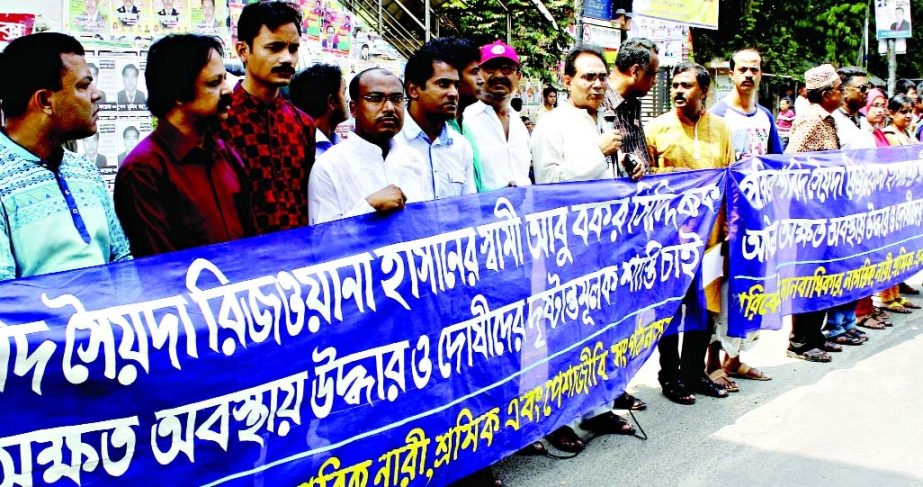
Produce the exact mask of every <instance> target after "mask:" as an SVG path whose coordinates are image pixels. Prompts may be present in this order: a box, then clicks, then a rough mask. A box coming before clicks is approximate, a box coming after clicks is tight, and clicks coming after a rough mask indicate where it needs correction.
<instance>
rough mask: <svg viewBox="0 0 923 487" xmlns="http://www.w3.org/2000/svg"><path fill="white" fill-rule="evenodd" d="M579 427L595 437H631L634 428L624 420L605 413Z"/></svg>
mask: <svg viewBox="0 0 923 487" xmlns="http://www.w3.org/2000/svg"><path fill="white" fill-rule="evenodd" d="M580 427H581V428H583V429H585V430H587V431H589V432H590V433H593V434H596V435H633V434H635V427H634V426H632V425H630V424H628V421H625V418H623V417H621V416H619V415H618V414H615V413H613V412H612V411H606V412H604V413H602V414H600V415H599V416H594V417H592V418H590V419H588V420H586V421H584V422H582V423H580Z"/></svg>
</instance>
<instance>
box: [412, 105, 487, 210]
mask: <svg viewBox="0 0 923 487" xmlns="http://www.w3.org/2000/svg"><path fill="white" fill-rule="evenodd" d="M400 137H402V138H403V139H404V142H406V143H407V145H409V146H410V147H411V148H412V149H414V150H415V151H417V153H418V154H420V156H421V157H422V158H423V160H424V161H425V162H426V164H427V169H428V171H429V175H428V177H426V178H425V180H426V181H425V183H424V187H425V188H426V190H427V195H426V199H428V200H433V199H442V198H451V197H453V196H460V195H463V194H473V193H477V186H475V184H474V162H473V160H474V156H473V154H472V151H471V146H470V145H469V144H468V141H467V140H465V137H464V136H463V135H462V134H460V133H458V132H456V131H454V130H451V129H449V125H448V124H446V123H444V124H442V132H440V133H439V137H437V138H436V140H434V141H432V142H430V140H429V137H428V136H427V135H426V132H424V131H423V129H421V128H420V126H419V125H417V122H416V121H415V120H414V119H413V117H411V116H410V114H407V116H405V117H404V128H403V129H401V135H400Z"/></svg>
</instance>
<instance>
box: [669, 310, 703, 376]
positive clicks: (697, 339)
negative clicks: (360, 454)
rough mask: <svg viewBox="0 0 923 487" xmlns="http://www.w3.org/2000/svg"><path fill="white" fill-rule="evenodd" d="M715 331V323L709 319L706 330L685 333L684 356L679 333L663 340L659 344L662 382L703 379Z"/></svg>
mask: <svg viewBox="0 0 923 487" xmlns="http://www.w3.org/2000/svg"><path fill="white" fill-rule="evenodd" d="M714 331H715V321H714V320H712V319H711V317H709V318H708V324H707V326H706V329H704V330H694V331H687V332H684V333H683V347H682V348H683V349H682V355H680V350H679V348H680V347H679V333H674V334H673V335H669V336H665V337H663V338H661V339H660V343H658V344H657V350H658V351H659V352H660V373H659V374H658V377H659V378H660V381H661V382H663V381H668V380H673V379H683V380H687V381H690V380H693V379H697V378H699V377H701V376H702V375H703V374H704V373H705V354H706V353H707V352H708V344H709V343H710V342H711V336H712V333H714Z"/></svg>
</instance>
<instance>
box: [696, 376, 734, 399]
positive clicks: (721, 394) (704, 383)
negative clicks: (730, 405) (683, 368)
mask: <svg viewBox="0 0 923 487" xmlns="http://www.w3.org/2000/svg"><path fill="white" fill-rule="evenodd" d="M687 383H688V384H689V390H691V391H692V392H694V393H696V394H705V395H706V396H708V397H716V398H719V399H723V398H725V397H728V391H727V390H726V389H725V388H724V387H723V386H721V385H720V384H716V383H715V381H713V380H711V379H709V378H708V376H706V375H701V376H699V377H697V378H695V379H687Z"/></svg>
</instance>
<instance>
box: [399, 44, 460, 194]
mask: <svg viewBox="0 0 923 487" xmlns="http://www.w3.org/2000/svg"><path fill="white" fill-rule="evenodd" d="M452 47H453V46H452V43H451V41H449V40H447V39H434V40H431V41H429V42H427V43H426V44H423V46H422V47H421V48H420V49H419V50H417V51H416V52H415V53H414V54H413V55H412V56H410V58H409V59H408V60H407V66H406V68H405V69H404V80H405V82H406V83H407V95H408V98H409V100H408V106H407V112H408V115H410V116H409V117H406V118H405V119H404V128H403V130H401V135H400V138H401V139H402V142H404V143H406V144H407V145H409V146H410V147H411V148H413V149H414V150H416V151H417V153H418V154H420V156H421V157H422V158H423V160H424V161H426V163H427V177H426V178H425V179H426V181H425V182H424V186H425V187H426V199H428V200H433V199H441V198H450V197H452V196H459V195H463V194H472V193H476V192H477V187H476V186H475V184H474V155H473V153H472V150H471V145H469V144H468V141H467V140H465V137H464V136H462V134H460V133H459V132H457V131H455V130H454V129H451V128H450V127H449V124H448V123H447V122H448V121H449V120H454V119H455V112H456V110H457V109H458V88H459V84H460V81H459V80H460V78H459V71H458V67H457V66H455V65H454V62H455V61H454V59H455V57H454V56H453V55H452V51H451V48H452Z"/></svg>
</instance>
